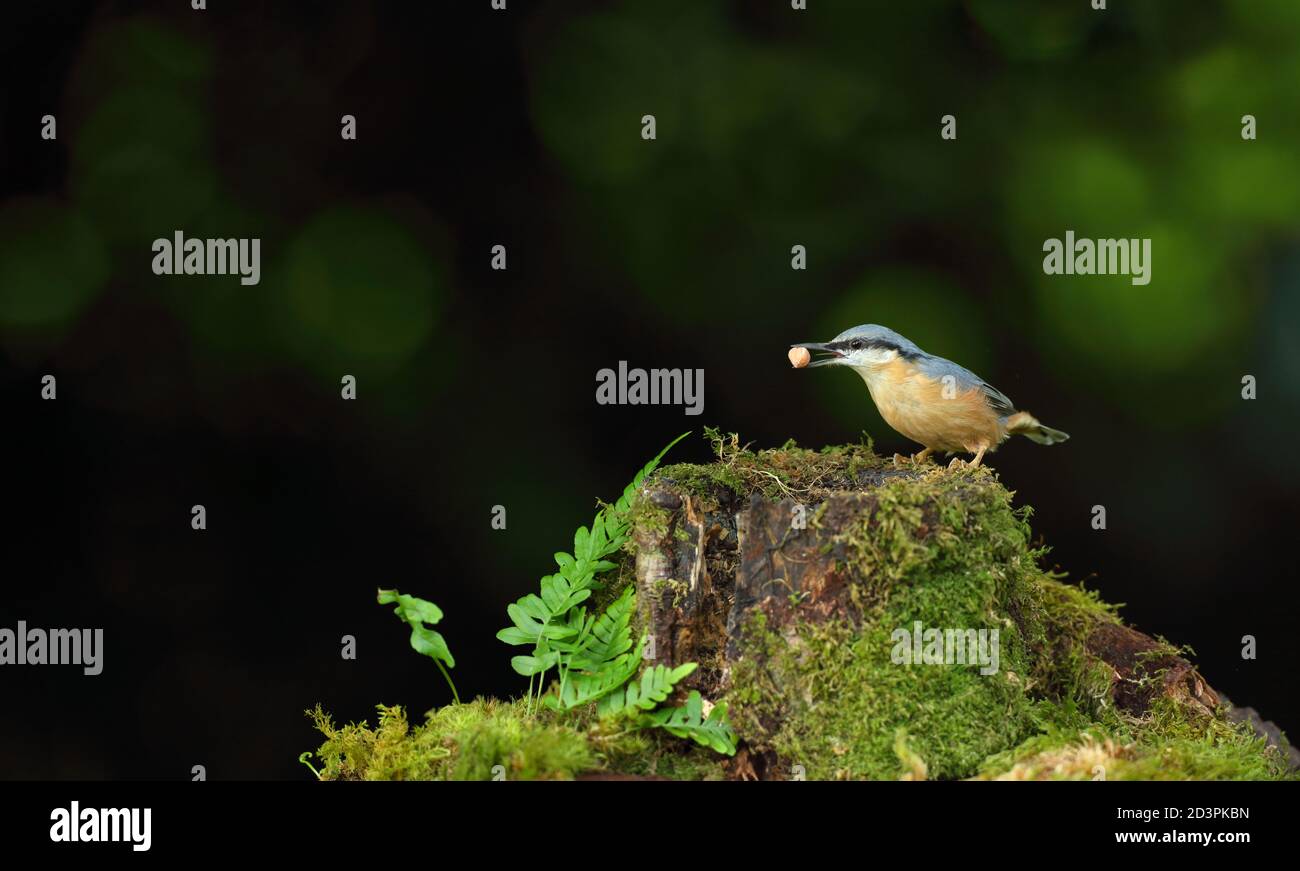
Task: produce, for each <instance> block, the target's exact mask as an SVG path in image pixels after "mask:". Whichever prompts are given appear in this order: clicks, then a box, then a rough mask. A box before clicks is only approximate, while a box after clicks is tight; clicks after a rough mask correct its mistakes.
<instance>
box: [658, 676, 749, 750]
mask: <svg viewBox="0 0 1300 871" xmlns="http://www.w3.org/2000/svg"><path fill="white" fill-rule="evenodd" d="M703 714H704V701H703V699H701V698H700V694H699V693H698V692H697V691H695V690H692V691H691V694H690V695H689V696H688V697H687V699H686V704H685V705H682V706H680V707H672V708H660V709H659V710H657V711H651V712H650V713H648V714H642V715H641V716H640V717H638V718H637V721H638V722H639V723H640V724H641V725H643V726H648V727H657V728H660V729H663V730H664V731H665V732H667V733H668V734H670V735H676V736H677V737H678V738H690V739H691V740H692V741H694V742H695V743H696V744H700V745H703V746H705V747H708V748H710V749H711V750H715V751H717V752H718V753H725V754H727V755H728V756H734V755H735V754H736V733H735V731H734V730H733V729H732V728H731V724H729V723H728V722H727V705H726V703H725V702H718V704H716V705H714V706H713V710H711V711H709V716H708V717H707V718H705V717H704V716H703Z"/></svg>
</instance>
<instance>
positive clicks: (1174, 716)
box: [978, 699, 1297, 780]
mask: <svg viewBox="0 0 1300 871" xmlns="http://www.w3.org/2000/svg"><path fill="white" fill-rule="evenodd" d="M1042 710H1043V712H1044V713H1045V716H1046V722H1045V724H1044V731H1043V732H1042V733H1040V734H1038V735H1035V736H1034V737H1033V738H1031V739H1029V740H1027V741H1025V742H1024V743H1023V744H1021V745H1019V746H1018V747H1016V748H1014V749H1013V750H1009V751H1006V752H1004V753H999V754H996V755H994V756H992V757H990V758H989V759H987V760H986V761H985V763H984V764H983V765H982V766H981V770H980V774H979V777H978V779H980V780H1294V779H1296V777H1297V775H1296V773H1295V772H1291V771H1289V770H1288V768H1287V760H1286V758H1285V756H1284V755H1283V753H1282V752H1281V751H1280V750H1278V749H1277V748H1273V747H1269V746H1268V744H1267V742H1265V741H1264V739H1262V738H1260V737H1259V736H1257V735H1256V734H1255V733H1254V732H1253V731H1252V730H1251V729H1250V727H1249V726H1247V725H1245V724H1241V723H1232V722H1229V721H1227V720H1226V719H1224V718H1222V717H1189V716H1188V713H1187V711H1186V710H1185V709H1184V708H1183V707H1182V706H1181V705H1179V704H1178V703H1177V702H1175V701H1174V700H1172V699H1160V700H1158V701H1157V702H1156V703H1154V704H1153V705H1152V707H1151V710H1150V711H1149V712H1148V714H1147V716H1145V717H1143V718H1142V719H1140V720H1126V719H1124V718H1121V717H1115V718H1112V719H1110V721H1109V724H1108V725H1101V724H1096V723H1093V724H1083V725H1081V723H1080V722H1079V718H1078V716H1077V714H1071V713H1067V712H1065V711H1064V710H1063V709H1053V707H1052V706H1051V705H1050V704H1045V705H1043V706H1042Z"/></svg>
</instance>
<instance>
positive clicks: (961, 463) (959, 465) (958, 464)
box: [948, 457, 966, 469]
mask: <svg viewBox="0 0 1300 871" xmlns="http://www.w3.org/2000/svg"><path fill="white" fill-rule="evenodd" d="M948 468H949V469H964V468H966V461H965V460H963V459H962V458H961V457H953V458H952V462H950V463H949V464H948Z"/></svg>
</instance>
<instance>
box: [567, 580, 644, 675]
mask: <svg viewBox="0 0 1300 871" xmlns="http://www.w3.org/2000/svg"><path fill="white" fill-rule="evenodd" d="M635 608H636V594H635V591H634V590H633V588H632V586H631V585H628V588H627V589H626V590H624V591H623V594H622V595H621V596H619V597H618V598H617V599H615V600H614V601H613V602H612V603H610V606H609V607H608V608H606V609H605V613H604V614H602V615H601V616H600V618H599V619H597V620H595V621H593V623H592V625H591V630H590V634H589V635H588V636H587V639H586V643H585V644H581V645H580V646H579V649H577V650H575V651H574V656H573V660H572V662H571V667H573V668H576V669H579V670H582V671H596V670H598V669H600V668H601V666H602V665H604V664H605V663H607V662H609V661H610V660H612V659H614V658H615V657H618V656H620V655H622V654H623V653H626V652H627V651H628V649H629V648H631V646H632V629H631V622H632V612H633V610H634V609H635Z"/></svg>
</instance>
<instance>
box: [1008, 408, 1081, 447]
mask: <svg viewBox="0 0 1300 871" xmlns="http://www.w3.org/2000/svg"><path fill="white" fill-rule="evenodd" d="M1007 433H1008V434H1009V435H1022V436H1024V437H1025V438H1027V439H1029V440H1030V441H1035V442H1038V443H1039V444H1040V445H1056V444H1060V443H1061V442H1063V441H1066V440H1067V439H1069V438H1070V436H1069V434H1068V433H1063V432H1061V431H1060V430H1059V429H1052V428H1051V427H1050V426H1043V425H1042V424H1041V423H1039V422H1038V418H1036V417H1034V416H1033V415H1032V414H1030V413H1029V412H1027V411H1017V412H1016V413H1015V414H1013V415H1011V416H1010V417H1008V418H1007Z"/></svg>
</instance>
